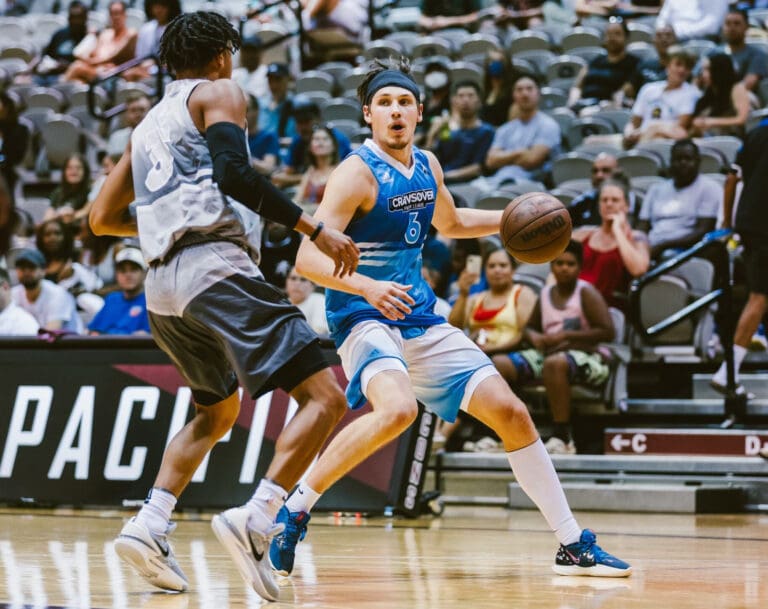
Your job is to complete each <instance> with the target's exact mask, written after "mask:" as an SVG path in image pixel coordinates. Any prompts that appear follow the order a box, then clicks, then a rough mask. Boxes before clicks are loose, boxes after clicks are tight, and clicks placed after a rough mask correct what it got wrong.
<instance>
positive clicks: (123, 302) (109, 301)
mask: <svg viewBox="0 0 768 609" xmlns="http://www.w3.org/2000/svg"><path fill="white" fill-rule="evenodd" d="M115 271H116V277H117V286H118V288H119V290H118V291H116V292H112V293H111V294H108V295H107V297H106V298H105V299H104V306H103V307H102V308H101V310H100V311H99V312H98V313H97V314H96V316H95V317H94V318H93V319H92V320H91V323H89V324H88V332H89V334H92V335H98V334H149V317H148V315H147V302H146V299H145V296H144V276H145V274H146V271H147V263H146V262H145V261H144V256H142V254H141V250H139V249H137V248H135V247H126V248H124V249H122V250H120V251H119V252H118V253H117V255H116V256H115Z"/></svg>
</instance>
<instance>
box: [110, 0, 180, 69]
mask: <svg viewBox="0 0 768 609" xmlns="http://www.w3.org/2000/svg"><path fill="white" fill-rule="evenodd" d="M181 12H182V11H181V1H180V0H144V13H145V14H146V16H147V20H146V22H144V24H143V25H142V26H141V27H140V28H139V33H138V35H137V37H136V53H135V56H136V57H157V53H158V49H159V48H160V38H161V37H162V35H163V32H164V31H165V28H166V26H167V25H168V24H169V23H170V22H171V21H172V20H173V19H174V18H175V17H177V16H178V15H181ZM156 71H157V64H156V63H155V62H154V61H153V60H151V59H150V60H148V61H144V62H142V63H140V64H139V65H138V66H136V67H133V68H131V69H130V70H127V71H126V72H125V73H124V74H123V78H125V79H126V80H130V81H136V80H143V79H145V78H148V77H149V76H152V75H153V74H154V73H155V72H156Z"/></svg>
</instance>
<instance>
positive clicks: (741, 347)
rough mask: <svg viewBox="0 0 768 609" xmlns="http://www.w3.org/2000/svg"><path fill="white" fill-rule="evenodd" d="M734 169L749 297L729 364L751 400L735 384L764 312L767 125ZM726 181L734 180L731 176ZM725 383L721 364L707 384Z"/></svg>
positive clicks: (719, 386)
mask: <svg viewBox="0 0 768 609" xmlns="http://www.w3.org/2000/svg"><path fill="white" fill-rule="evenodd" d="M736 165H738V167H740V168H741V177H742V179H743V180H744V189H743V191H742V193H741V198H740V200H739V206H738V209H737V210H736V220H735V223H734V228H735V230H736V231H737V232H738V233H739V235H740V236H741V242H742V244H743V245H744V252H743V257H744V267H745V268H746V276H747V289H748V290H749V295H748V297H747V303H746V305H745V306H744V310H743V311H742V312H741V315H740V317H739V321H738V323H737V324H736V330H735V332H734V335H733V360H734V366H735V371H736V383H737V387H736V393H737V394H739V395H747V397H752V396H751V395H750V394H748V393H747V391H746V390H745V388H744V386H743V385H742V384H741V383H740V382H739V371H740V369H741V365H742V363H743V361H744V358H745V357H746V355H747V350H748V348H749V344H750V342H751V340H752V337H753V336H754V334H755V333H756V332H757V329H758V327H759V325H760V322H761V321H762V320H763V319H764V316H765V314H766V312H767V311H768V209H767V208H766V205H765V194H766V192H768V124H761V125H759V126H758V127H757V128H755V129H753V130H752V131H750V132H749V133H748V134H747V138H746V140H745V142H744V146H743V147H742V149H741V150H740V151H739V154H738V155H737V157H736ZM729 178H730V179H731V180H733V181H735V180H736V176H735V175H734V176H733V177H732V178H731V177H730V176H729ZM726 192H727V193H729V195H728V198H727V199H726V201H725V213H724V216H725V226H727V227H730V225H731V210H732V208H733V197H734V195H735V184H734V185H733V188H728V189H726ZM727 381H728V379H727V376H726V364H725V362H723V364H722V365H721V366H720V368H719V369H718V370H717V372H716V373H715V374H714V376H713V377H712V380H711V382H710V384H711V386H712V387H713V388H715V389H716V390H717V391H719V392H720V393H726V392H727V386H726V385H727ZM763 456H765V457H766V458H768V452H766V451H763Z"/></svg>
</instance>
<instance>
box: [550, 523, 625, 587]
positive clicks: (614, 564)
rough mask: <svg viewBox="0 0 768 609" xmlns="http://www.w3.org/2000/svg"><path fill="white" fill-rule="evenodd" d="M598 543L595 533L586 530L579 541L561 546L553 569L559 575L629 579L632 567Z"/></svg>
mask: <svg viewBox="0 0 768 609" xmlns="http://www.w3.org/2000/svg"><path fill="white" fill-rule="evenodd" d="M596 541H597V536H596V535H595V534H594V532H593V531H590V530H589V529H584V530H583V531H582V532H581V539H579V541H577V542H576V543H572V544H569V545H567V546H564V545H561V546H560V549H559V550H558V551H557V556H555V564H554V566H553V567H552V569H553V570H554V571H555V573H557V574H558V575H590V576H592V577H628V576H629V575H630V574H631V573H632V567H630V566H629V565H628V564H627V563H625V562H624V561H623V560H620V559H618V558H616V557H615V556H612V555H610V554H608V552H606V551H604V550H603V549H602V548H601V547H600V546H598V545H597V543H595V542H596Z"/></svg>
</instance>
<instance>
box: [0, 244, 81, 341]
mask: <svg viewBox="0 0 768 609" xmlns="http://www.w3.org/2000/svg"><path fill="white" fill-rule="evenodd" d="M15 264H16V276H17V277H18V280H19V284H20V285H17V286H14V287H13V288H11V297H12V298H13V302H14V303H16V304H17V305H18V306H20V307H21V308H22V309H24V310H25V311H26V312H27V313H29V314H30V315H32V317H34V318H35V320H36V321H37V323H38V324H39V325H40V327H41V328H43V329H45V330H62V331H66V332H74V333H76V334H79V333H80V332H82V322H81V320H80V317H79V316H78V314H77V307H76V306H75V299H74V298H73V297H72V295H71V294H70V293H69V292H67V291H66V290H65V289H64V288H62V287H61V286H58V285H56V284H55V283H53V282H51V281H48V280H47V279H44V278H43V276H44V274H45V257H44V256H43V255H42V254H41V253H40V252H38V251H37V250H33V249H27V250H22V251H21V252H19V253H18V254H16V261H15Z"/></svg>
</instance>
